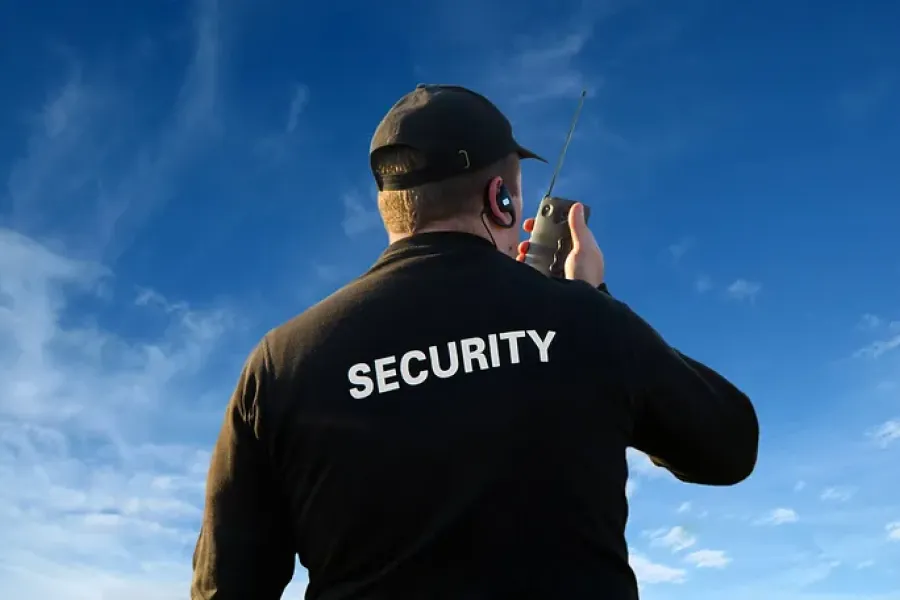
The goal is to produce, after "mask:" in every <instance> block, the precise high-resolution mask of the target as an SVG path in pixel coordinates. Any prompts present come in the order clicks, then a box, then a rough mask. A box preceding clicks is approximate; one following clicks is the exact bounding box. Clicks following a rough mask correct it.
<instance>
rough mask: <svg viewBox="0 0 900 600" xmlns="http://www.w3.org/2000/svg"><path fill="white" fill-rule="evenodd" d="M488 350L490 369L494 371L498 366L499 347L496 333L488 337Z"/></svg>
mask: <svg viewBox="0 0 900 600" xmlns="http://www.w3.org/2000/svg"><path fill="white" fill-rule="evenodd" d="M488 348H489V349H490V352H491V367H492V368H494V369H496V368H497V367H499V366H500V347H499V346H498V345H497V334H496V333H492V334H491V335H489V336H488Z"/></svg>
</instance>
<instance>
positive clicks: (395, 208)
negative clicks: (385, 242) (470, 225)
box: [372, 146, 520, 234]
mask: <svg viewBox="0 0 900 600" xmlns="http://www.w3.org/2000/svg"><path fill="white" fill-rule="evenodd" d="M377 152H378V153H377V155H374V156H373V161H372V165H373V166H372V168H373V170H374V171H375V173H376V176H377V177H383V176H387V175H400V174H405V173H410V172H413V171H416V170H418V169H421V168H422V167H424V161H423V158H422V155H421V154H420V153H418V152H417V151H416V150H414V149H412V148H408V147H405V146H399V147H388V148H382V149H380V150H378V151H377ZM519 168H520V167H519V157H518V154H516V153H515V152H513V153H511V154H509V155H508V156H505V157H504V158H502V159H500V160H499V161H497V162H495V163H494V164H492V165H489V166H487V167H485V168H483V169H479V170H478V171H475V172H472V173H466V174H464V175H457V176H456V177H451V178H449V179H445V180H443V181H438V182H434V183H426V184H423V185H420V186H418V187H414V188H411V189H408V190H398V191H382V192H379V193H378V211H379V212H380V213H381V218H382V220H383V221H384V226H385V229H387V230H388V232H389V233H393V234H413V233H415V232H416V231H418V230H419V229H422V228H423V227H427V226H428V225H431V224H433V223H436V222H440V221H446V220H448V219H453V218H457V217H463V216H469V215H477V214H478V213H479V212H481V210H482V208H483V206H484V193H485V190H486V188H487V185H488V181H489V180H490V179H491V177H496V176H499V177H501V178H503V182H504V184H505V185H506V187H507V189H508V190H509V193H510V194H512V195H513V196H519V195H520V190H519V189H518V185H519V177H518V175H519Z"/></svg>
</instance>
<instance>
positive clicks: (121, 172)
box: [6, 0, 221, 258]
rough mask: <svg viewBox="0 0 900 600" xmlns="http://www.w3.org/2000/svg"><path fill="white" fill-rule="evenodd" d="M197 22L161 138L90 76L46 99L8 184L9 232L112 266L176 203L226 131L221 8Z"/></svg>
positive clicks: (212, 7) (202, 13) (116, 92)
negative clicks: (189, 170) (178, 190)
mask: <svg viewBox="0 0 900 600" xmlns="http://www.w3.org/2000/svg"><path fill="white" fill-rule="evenodd" d="M194 17H195V18H194V25H195V37H194V47H193V53H192V55H191V56H190V57H189V59H188V61H187V67H186V68H185V70H184V76H183V79H182V82H181V86H180V89H179V90H178V94H177V98H176V101H175V103H174V107H173V110H172V111H171V115H170V117H169V118H168V119H167V120H165V122H164V123H163V124H162V126H161V127H160V128H159V129H158V130H157V131H155V132H152V133H149V134H148V132H145V131H140V132H138V131H136V130H135V129H134V126H133V123H134V121H135V120H137V118H138V115H139V113H138V110H137V108H136V106H137V102H136V99H135V98H133V97H131V95H130V93H129V92H128V91H126V90H121V89H117V88H116V87H115V83H114V82H108V81H105V80H103V79H102V78H100V77H99V76H92V75H89V70H88V69H86V68H84V67H78V68H75V69H73V70H72V72H71V73H70V74H69V77H68V79H67V81H66V82H65V83H64V84H63V85H62V86H61V87H60V89H59V90H58V91H56V92H55V93H54V94H51V95H50V99H49V100H48V101H47V102H46V103H45V104H44V105H43V106H42V107H41V109H40V110H39V111H38V112H37V116H36V118H35V119H33V121H32V122H33V125H34V127H33V128H32V132H31V135H30V136H29V138H28V141H27V144H26V148H25V154H24V156H23V157H22V158H20V159H19V160H18V161H16V162H15V164H14V165H13V166H12V168H11V170H10V173H9V176H8V179H7V189H6V192H7V194H6V195H7V197H8V200H9V205H10V206H11V207H12V211H11V214H10V215H9V216H10V223H11V224H12V227H14V228H15V229H16V230H17V231H19V232H22V233H27V234H31V235H34V234H39V235H48V234H49V235H52V236H54V237H56V238H58V239H63V240H64V241H65V242H66V243H67V246H68V248H69V250H70V252H79V253H80V254H83V255H89V256H93V257H96V256H98V255H99V254H101V253H102V254H103V255H104V256H106V257H112V258H115V257H116V256H118V255H119V254H120V253H121V252H122V251H123V250H124V249H125V248H126V247H127V246H128V245H129V244H130V243H131V241H132V239H133V236H134V235H135V233H136V230H137V228H139V227H140V226H141V225H142V224H143V223H145V222H146V220H147V219H148V217H150V216H151V215H152V214H153V213H154V212H155V211H156V210H158V209H159V208H160V207H161V206H162V205H163V204H164V203H166V202H167V201H169V200H170V199H171V198H172V196H173V194H174V192H175V188H174V183H175V181H176V179H177V178H178V177H179V176H180V174H181V173H182V172H183V170H184V169H185V168H186V167H187V165H188V164H190V161H191V160H192V159H193V158H194V157H195V156H196V155H197V153H198V152H199V151H200V150H201V149H202V148H204V147H205V146H204V144H205V143H206V142H208V141H210V140H211V139H213V138H214V136H215V135H216V134H217V133H218V132H219V128H220V126H221V123H220V121H219V120H218V114H219V111H218V107H219V85H218V84H219V69H220V65H219V63H220V54H221V53H220V42H219V37H218V29H219V28H218V18H219V12H218V3H217V2H216V0H198V2H197V3H196V11H195V13H194Z"/></svg>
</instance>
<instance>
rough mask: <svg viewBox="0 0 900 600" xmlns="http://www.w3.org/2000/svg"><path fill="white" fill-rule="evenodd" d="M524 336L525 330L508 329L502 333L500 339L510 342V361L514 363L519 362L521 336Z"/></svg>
mask: <svg viewBox="0 0 900 600" xmlns="http://www.w3.org/2000/svg"><path fill="white" fill-rule="evenodd" d="M523 337H525V332H524V331H507V332H506V333H501V334H500V339H501V340H506V341H507V343H509V362H511V363H512V364H514V365H517V364H519V338H523Z"/></svg>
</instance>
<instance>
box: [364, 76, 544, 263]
mask: <svg viewBox="0 0 900 600" xmlns="http://www.w3.org/2000/svg"><path fill="white" fill-rule="evenodd" d="M369 158H370V162H371V167H372V174H373V176H374V177H375V181H376V183H377V185H378V208H379V211H380V212H381V216H382V219H383V220H384V224H385V228H386V229H387V231H388V233H389V234H390V237H392V238H399V237H403V236H407V235H411V234H414V233H421V232H425V231H435V230H462V231H469V232H476V231H473V228H474V227H475V224H476V223H479V221H482V222H485V223H486V221H483V220H482V216H483V212H484V211H485V209H486V208H489V207H488V206H487V205H486V204H491V203H493V204H496V202H497V190H498V185H499V182H498V179H499V180H501V181H502V184H503V186H505V188H506V191H507V192H508V193H509V196H510V200H511V201H512V205H511V207H510V206H507V207H506V208H507V209H508V210H507V212H509V213H511V214H512V215H513V216H514V217H515V218H516V219H517V218H518V217H519V216H521V206H522V200H521V195H522V190H521V170H520V165H519V161H520V159H522V158H537V159H538V160H542V161H543V160H544V159H542V158H540V157H539V156H537V155H536V154H534V153H533V152H531V151H530V150H526V149H525V148H523V147H522V146H520V145H519V143H518V142H517V141H516V140H515V138H514V137H513V132H512V126H511V125H510V123H509V120H508V119H507V118H506V117H505V116H504V115H503V113H502V112H500V110H499V109H498V108H497V107H496V106H494V104H493V103H491V102H490V101H489V100H488V99H487V98H485V97H484V96H482V95H480V94H478V93H476V92H473V91H471V90H468V89H466V88H463V87H460V86H453V85H424V84H420V85H419V86H417V87H416V89H415V90H413V91H412V92H410V93H408V94H406V95H404V96H403V97H402V98H401V99H400V100H398V101H397V102H396V103H395V104H394V106H393V107H391V109H390V111H388V113H387V114H386V115H385V117H384V119H382V121H381V123H380V124H379V125H378V128H377V130H376V131H375V135H374V136H373V137H372V144H371V146H370V154H369ZM544 162H546V161H544ZM489 187H490V190H491V193H490V194H489V193H488V192H489ZM493 212H494V213H495V215H496V213H497V208H496V206H494V210H493ZM515 224H516V223H515V219H514V222H513V223H510V224H509V225H510V228H511V226H514V225H515ZM478 227H479V228H481V229H482V230H483V229H484V228H487V227H488V225H487V224H485V225H483V226H482V225H480V224H479V225H478ZM491 227H492V228H495V227H496V224H495V225H493V226H491ZM503 229H506V228H503ZM484 233H485V232H484V231H481V232H480V233H479V235H484ZM487 233H488V234H491V231H490V230H487ZM491 237H494V235H493V234H491ZM506 237H509V236H506ZM506 241H507V240H504V242H506ZM497 242H499V240H496V241H495V243H497ZM507 245H508V244H503V246H504V247H505V246H507ZM498 246H499V244H498Z"/></svg>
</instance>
